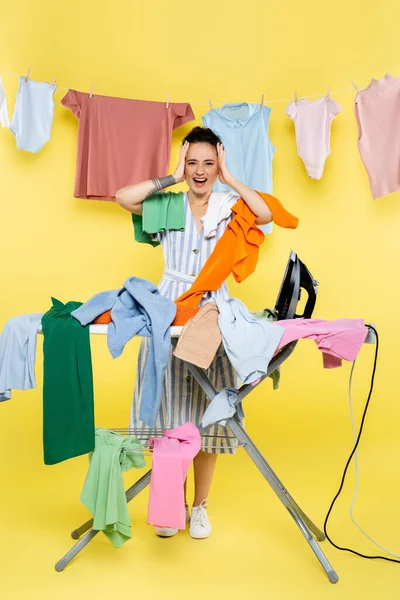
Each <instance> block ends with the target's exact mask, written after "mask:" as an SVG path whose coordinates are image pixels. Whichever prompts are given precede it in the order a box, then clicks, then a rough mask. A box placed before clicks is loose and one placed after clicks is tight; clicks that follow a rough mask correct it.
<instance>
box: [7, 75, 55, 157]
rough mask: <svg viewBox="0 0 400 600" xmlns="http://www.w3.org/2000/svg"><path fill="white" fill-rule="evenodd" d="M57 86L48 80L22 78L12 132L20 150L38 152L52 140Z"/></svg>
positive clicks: (12, 121) (12, 122)
mask: <svg viewBox="0 0 400 600" xmlns="http://www.w3.org/2000/svg"><path fill="white" fill-rule="evenodd" d="M56 87H57V86H55V85H53V84H51V83H48V82H46V81H34V80H33V79H28V80H26V78H25V77H24V76H22V77H20V78H19V87H18V93H17V98H16V102H15V108H14V113H13V116H12V119H11V124H10V130H11V131H12V132H13V134H14V135H15V138H16V140H17V148H18V149H19V150H26V151H27V152H33V153H37V152H40V150H41V149H42V148H43V146H44V145H45V144H46V142H48V141H49V139H50V137H51V130H52V127H53V119H54V100H53V96H54V92H55V90H56Z"/></svg>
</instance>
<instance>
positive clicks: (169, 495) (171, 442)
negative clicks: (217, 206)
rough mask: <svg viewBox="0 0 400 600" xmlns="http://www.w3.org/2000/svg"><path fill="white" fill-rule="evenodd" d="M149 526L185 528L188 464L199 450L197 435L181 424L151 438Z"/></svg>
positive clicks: (191, 427) (197, 432)
mask: <svg viewBox="0 0 400 600" xmlns="http://www.w3.org/2000/svg"><path fill="white" fill-rule="evenodd" d="M151 442H152V445H153V467H152V471H151V478H150V498H149V515H148V523H150V525H155V526H156V527H172V528H174V529H185V528H186V520H185V496H184V489H183V486H184V483H185V479H186V475H187V472H188V470H189V467H190V463H191V462H192V460H193V459H194V457H195V456H196V454H197V453H198V452H199V450H200V447H201V437H200V432H199V430H198V428H197V427H196V425H193V423H184V424H183V425H180V426H179V427H176V428H175V429H170V430H166V431H164V437H162V438H153V439H152V440H151Z"/></svg>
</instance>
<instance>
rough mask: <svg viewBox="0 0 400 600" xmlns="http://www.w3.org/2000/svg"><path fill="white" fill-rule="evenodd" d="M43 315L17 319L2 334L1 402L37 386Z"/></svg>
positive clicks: (9, 323)
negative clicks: (37, 340) (38, 341)
mask: <svg viewBox="0 0 400 600" xmlns="http://www.w3.org/2000/svg"><path fill="white" fill-rule="evenodd" d="M42 316H43V313H35V314H32V315H20V316H18V317H13V318H12V319H10V320H9V321H7V323H6V324H5V325H4V329H3V331H2V333H1V335H0V402H2V401H4V400H9V399H10V398H11V390H30V389H32V388H35V387H36V379H35V359H36V338H37V332H38V329H39V327H40V323H41V320H42Z"/></svg>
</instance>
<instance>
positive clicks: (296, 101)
mask: <svg viewBox="0 0 400 600" xmlns="http://www.w3.org/2000/svg"><path fill="white" fill-rule="evenodd" d="M294 101H295V103H296V104H297V103H298V101H299V99H298V97H297V92H296V90H294Z"/></svg>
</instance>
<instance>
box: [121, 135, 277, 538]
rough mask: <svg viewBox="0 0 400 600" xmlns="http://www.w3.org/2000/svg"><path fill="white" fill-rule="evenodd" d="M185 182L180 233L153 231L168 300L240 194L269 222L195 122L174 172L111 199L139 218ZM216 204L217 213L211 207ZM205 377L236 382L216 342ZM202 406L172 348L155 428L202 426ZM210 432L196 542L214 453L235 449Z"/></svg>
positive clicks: (226, 435) (198, 485)
mask: <svg viewBox="0 0 400 600" xmlns="http://www.w3.org/2000/svg"><path fill="white" fill-rule="evenodd" d="M217 177H218V178H219V180H220V181H221V183H224V184H227V185H228V186H229V187H231V188H232V190H234V191H232V192H220V193H213V192H212V188H213V185H214V183H215V181H216V179H217ZM185 180H186V183H187V185H188V187H189V190H188V191H187V192H186V193H185V230H184V232H182V231H166V232H165V233H162V234H157V239H158V240H159V241H160V242H161V244H162V247H163V252H164V259H165V266H166V269H168V272H166V273H165V274H164V276H163V278H162V279H161V281H160V284H159V286H158V287H159V290H160V292H161V294H163V295H166V296H168V297H169V298H170V299H171V300H176V299H177V298H178V297H179V296H180V295H181V294H183V293H184V292H185V291H186V290H187V289H189V287H190V286H191V283H192V281H193V280H194V279H195V277H196V276H197V275H198V274H199V272H200V270H201V268H202V266H203V265H204V263H205V262H206V260H207V258H208V257H209V256H210V254H211V252H212V251H213V249H214V247H215V244H216V243H217V241H218V240H219V239H220V237H221V236H222V234H223V233H224V231H225V229H226V227H227V225H228V223H229V221H230V220H231V219H232V218H233V214H232V212H231V207H232V206H233V205H234V204H235V202H236V201H237V200H238V198H239V197H242V198H243V200H244V201H245V202H246V204H247V205H248V207H249V208H250V210H251V211H252V212H253V213H254V215H255V216H256V222H257V224H258V225H263V224H267V223H270V222H271V221H272V215H271V212H270V210H269V208H268V207H267V206H266V204H265V203H264V201H263V200H262V198H261V197H260V196H259V194H257V192H255V191H254V190H252V189H250V188H249V187H248V186H246V185H244V184H243V183H241V182H240V181H238V180H237V179H235V178H234V177H233V176H232V175H231V173H230V172H229V170H228V169H227V166H226V162H225V150H224V148H223V146H222V143H221V140H220V139H219V137H218V136H216V135H215V134H214V132H213V131H211V130H210V129H205V128H202V127H195V128H194V129H193V130H192V131H191V132H190V133H189V135H187V136H186V137H185V139H184V140H183V143H182V147H181V150H180V156H179V163H178V166H177V167H176V170H175V172H174V173H173V175H168V176H167V177H162V178H160V179H153V180H152V181H143V182H141V183H137V184H135V185H129V186H127V187H125V188H123V189H121V190H119V191H118V192H117V195H116V200H117V202H118V203H119V204H120V205H121V206H122V207H123V208H125V209H126V210H128V211H129V212H131V213H135V214H137V215H141V214H142V202H143V200H145V199H146V198H151V196H152V195H153V194H154V193H155V192H159V191H160V190H163V189H165V188H167V187H170V186H173V185H175V184H178V183H181V182H183V181H185ZM210 207H211V210H210V211H209V208H210ZM215 207H217V208H218V210H215ZM208 211H209V214H210V215H211V214H213V215H215V223H213V224H212V227H208V228H207V229H208V230H209V233H208V234H207V236H206V235H205V234H204V231H203V221H202V220H203V219H204V220H206V217H207V216H208V215H207V213H208ZM171 271H172V274H171ZM220 289H221V291H222V293H223V294H225V296H228V291H227V287H226V283H223V284H222V286H221V288H220ZM210 297H211V294H209V295H208V296H206V297H203V300H202V302H201V304H204V303H205V302H207V301H208V300H209V299H210ZM148 342H149V340H148V339H146V338H144V339H143V341H142V344H141V348H140V352H139V359H138V371H137V379H136V385H135V393H134V399H133V404H132V412H131V423H130V425H131V427H133V428H135V429H137V428H143V430H146V427H145V425H144V424H143V423H142V422H140V420H139V407H140V400H141V389H142V371H143V365H144V363H145V360H146V355H147V348H148ZM208 374H209V377H210V380H211V381H212V383H213V385H214V386H215V387H216V388H217V389H221V388H222V387H227V386H230V387H236V385H235V384H236V381H235V373H234V371H233V368H232V366H231V364H230V362H229V360H228V358H227V356H226V354H225V352H224V349H223V346H222V344H221V346H220V348H219V350H218V352H217V355H216V357H215V358H214V360H213V362H212V364H211V366H210V368H209V372H208ZM207 404H208V399H207V397H206V395H205V394H204V392H203V391H202V389H201V388H200V386H199V385H198V383H197V381H196V380H195V379H194V378H193V377H192V376H191V375H190V371H189V370H188V368H187V367H186V366H185V364H184V363H183V362H182V361H180V360H179V359H177V358H175V357H174V356H173V355H172V353H171V355H170V359H169V364H168V366H167V369H166V374H165V382H164V391H163V398H162V403H161V409H160V413H159V417H158V421H157V427H160V428H162V429H164V428H166V429H170V428H174V427H177V426H178V425H181V424H182V423H185V422H188V421H192V422H193V423H196V424H200V422H201V419H202V416H203V413H204V411H205V409H206V407H207ZM208 436H209V437H208V438H207V441H206V442H204V443H203V446H202V450H201V451H200V452H199V454H198V455H197V456H196V458H195V459H194V480H195V498H194V502H193V509H192V515H191V517H190V515H189V509H188V505H187V504H186V518H187V522H189V521H190V528H189V533H190V535H191V536H192V537H194V538H197V539H199V538H205V537H208V536H209V535H210V533H211V525H210V523H209V520H208V516H207V510H206V505H207V497H208V494H209V490H210V486H211V481H212V477H213V473H214V468H215V463H216V458H217V454H218V453H233V452H234V451H235V443H234V439H233V436H232V433H231V431H230V430H229V428H226V427H221V426H219V425H215V426H214V427H213V428H212V429H210V431H209V432H208ZM185 496H186V489H185ZM177 531H178V530H177V529H172V528H167V527H163V528H156V533H157V535H160V536H162V537H170V536H172V535H175V534H176V533H177Z"/></svg>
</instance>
